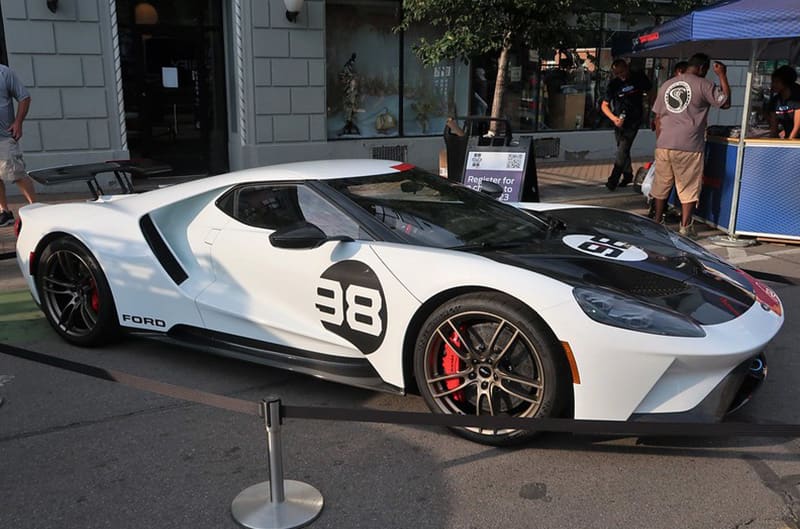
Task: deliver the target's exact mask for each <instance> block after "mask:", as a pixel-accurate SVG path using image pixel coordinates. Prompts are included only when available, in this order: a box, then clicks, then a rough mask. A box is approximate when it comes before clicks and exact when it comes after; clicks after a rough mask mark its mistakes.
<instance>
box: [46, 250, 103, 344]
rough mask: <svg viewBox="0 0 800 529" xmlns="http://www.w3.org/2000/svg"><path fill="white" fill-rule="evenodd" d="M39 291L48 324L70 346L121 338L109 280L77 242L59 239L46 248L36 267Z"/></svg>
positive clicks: (89, 254) (89, 253) (90, 255)
mask: <svg viewBox="0 0 800 529" xmlns="http://www.w3.org/2000/svg"><path fill="white" fill-rule="evenodd" d="M36 288H37V290H38V292H39V300H40V301H41V306H42V311H43V312H44V314H45V317H46V318H47V321H48V322H50V325H51V326H52V327H53V329H55V331H56V332H57V333H58V334H59V335H60V336H61V337H62V338H63V339H64V340H66V341H67V342H69V343H71V344H75V345H80V346H82V347H92V346H97V345H103V344H106V343H109V342H111V341H113V340H115V339H116V338H118V337H119V323H118V321H117V309H116V307H115V306H114V298H113V297H112V295H111V288H110V287H109V286H108V281H107V280H106V276H105V274H103V271H102V270H101V269H100V265H99V264H98V263H97V260H96V259H95V258H94V256H93V255H92V253H91V252H90V251H89V250H88V249H87V248H86V247H85V246H84V245H83V244H81V243H80V242H78V241H77V240H76V239H74V238H72V237H68V236H64V237H60V238H58V239H55V240H53V241H51V242H50V243H49V244H48V245H47V246H46V247H45V249H44V251H42V254H41V256H40V258H39V263H38V265H37V267H36Z"/></svg>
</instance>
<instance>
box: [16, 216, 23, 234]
mask: <svg viewBox="0 0 800 529" xmlns="http://www.w3.org/2000/svg"><path fill="white" fill-rule="evenodd" d="M21 231H22V217H20V216H19V215H17V218H16V219H15V220H14V235H15V236H16V237H17V238H19V232H21Z"/></svg>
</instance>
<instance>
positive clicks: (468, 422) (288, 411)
mask: <svg viewBox="0 0 800 529" xmlns="http://www.w3.org/2000/svg"><path fill="white" fill-rule="evenodd" d="M0 353H3V354H6V355H10V356H15V357H18V358H24V359H26V360H31V361H33V362H37V363H40V364H45V365H49V366H52V367H56V368H59V369H63V370H66V371H72V372H73V373H80V374H83V375H88V376H91V377H94V378H99V379H101V380H106V381H110V382H116V383H118V384H122V385H124V386H128V387H131V388H136V389H139V390H143V391H148V392H151V393H157V394H159V395H164V396H167V397H172V398H175V399H180V400H185V401H189V402H194V403H197V404H205V405H207V406H212V407H214V408H220V409H223V410H228V411H234V412H238V413H245V414H248V415H262V416H263V412H262V410H261V409H260V403H258V402H253V401H248V400H244V399H237V398H234V397H228V396H225V395H217V394H215V393H209V392H206V391H201V390H198V389H192V388H187V387H184V386H177V385H174V384H168V383H165V382H159V381H156V380H151V379H148V378H145V377H140V376H137V375H131V374H129V373H124V372H122V371H117V370H114V369H105V368H101V367H97V366H93V365H89V364H83V363H80V362H74V361H72V360H66V359H64V358H59V357H57V356H52V355H48V354H45V353H39V352H36V351H30V350H28V349H23V348H21V347H16V346H13V345H9V344H0ZM280 418H281V419H310V420H318V421H345V422H369V423H389V424H405V425H417V426H445V427H450V428H455V427H462V428H482V429H487V430H504V429H513V430H529V431H537V432H557V433H573V434H581V435H630V436H637V435H642V436H648V435H652V436H674V437H800V424H781V423H773V424H770V423H745V422H721V423H695V422H646V421H641V422H628V421H602V420H582V419H564V418H522V417H503V416H492V415H483V416H470V415H443V414H434V413H426V412H404V411H387V410H376V409H365V408H360V409H358V408H332V407H322V406H319V407H317V406H315V407H310V406H291V405H289V406H287V405H284V404H281V406H280Z"/></svg>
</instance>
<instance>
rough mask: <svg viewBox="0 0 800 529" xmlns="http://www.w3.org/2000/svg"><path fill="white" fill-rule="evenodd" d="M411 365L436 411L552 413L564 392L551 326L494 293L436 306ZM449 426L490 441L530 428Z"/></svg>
mask: <svg viewBox="0 0 800 529" xmlns="http://www.w3.org/2000/svg"><path fill="white" fill-rule="evenodd" d="M414 369H415V377H416V381H417V384H418V386H419V388H420V392H421V393H422V396H423V398H424V399H425V402H426V403H427V404H428V406H429V407H430V408H431V410H432V411H434V412H435V413H447V414H456V415H505V416H510V417H554V416H558V415H559V414H560V413H561V412H562V410H563V407H564V403H565V402H566V401H567V398H568V391H569V383H570V379H569V376H568V369H567V366H566V362H565V359H564V355H563V353H562V352H561V351H560V349H559V346H558V342H557V340H556V339H555V337H554V336H553V334H552V332H551V331H550V330H549V328H547V326H546V325H545V324H544V323H543V322H542V321H541V319H540V318H539V317H538V316H537V315H536V314H535V313H534V312H533V311H531V310H530V309H529V308H528V307H526V306H525V305H524V304H522V303H520V302H519V301H517V300H514V299H512V298H509V297H507V296H504V295H502V294H497V293H476V294H467V295H463V296H459V297H457V298H454V299H453V300H451V301H449V302H447V303H445V304H444V305H442V306H441V307H439V308H438V309H437V310H435V311H434V312H433V314H431V316H430V317H429V318H428V319H427V321H426V322H425V324H424V325H423V327H422V330H421V332H420V334H419V336H418V338H417V342H416V349H415V357H414ZM455 431H456V432H457V433H458V434H459V435H461V436H463V437H466V438H467V439H470V440H473V441H477V442H480V443H485V444H492V445H504V444H511V443H514V442H519V441H522V440H525V439H528V438H530V437H531V436H532V435H534V433H532V432H528V431H523V430H487V429H479V428H456V429H455Z"/></svg>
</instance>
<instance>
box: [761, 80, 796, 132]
mask: <svg viewBox="0 0 800 529" xmlns="http://www.w3.org/2000/svg"><path fill="white" fill-rule="evenodd" d="M772 92H773V96H772V98H771V99H770V100H769V104H768V105H767V111H768V112H769V129H770V133H771V134H770V135H771V136H772V137H773V138H778V137H780V129H783V138H785V139H787V140H796V139H800V85H798V84H797V72H796V71H795V69H794V68H792V67H791V66H781V67H780V68H778V69H777V70H775V71H774V72H772Z"/></svg>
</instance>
